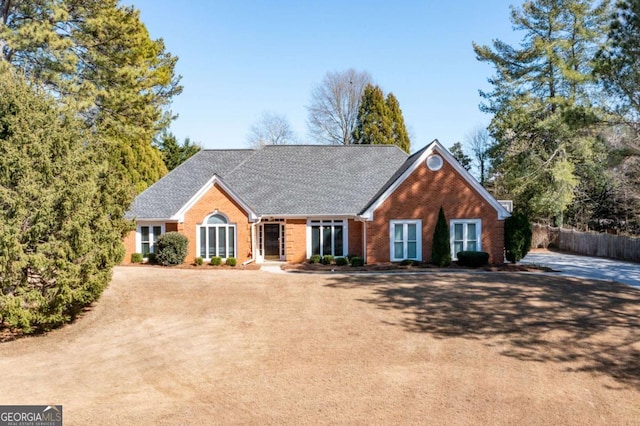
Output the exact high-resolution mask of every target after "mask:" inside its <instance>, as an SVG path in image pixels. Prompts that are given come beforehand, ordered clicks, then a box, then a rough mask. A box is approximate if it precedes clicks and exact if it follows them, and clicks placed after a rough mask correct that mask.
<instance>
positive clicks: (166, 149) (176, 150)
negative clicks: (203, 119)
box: [157, 131, 202, 171]
mask: <svg viewBox="0 0 640 426" xmlns="http://www.w3.org/2000/svg"><path fill="white" fill-rule="evenodd" d="M157 146H158V149H159V150H160V152H161V153H162V160H163V161H164V164H165V166H166V167H167V169H168V170H169V171H171V170H173V169H175V168H176V167H178V166H179V165H180V164H182V163H184V162H185V161H186V160H187V159H189V158H190V157H191V156H193V155H194V154H196V153H197V152H198V151H200V150H201V149H202V147H201V146H200V145H198V144H196V143H193V142H191V139H189V138H186V139H185V140H184V143H183V144H180V143H179V142H178V140H177V139H176V137H175V136H174V135H173V133H171V132H167V131H165V132H162V134H161V135H160V140H159V141H158V142H157Z"/></svg>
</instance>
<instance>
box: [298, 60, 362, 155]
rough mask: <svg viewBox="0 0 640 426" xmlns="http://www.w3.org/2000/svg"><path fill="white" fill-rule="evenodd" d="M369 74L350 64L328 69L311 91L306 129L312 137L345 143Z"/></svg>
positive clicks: (354, 124)
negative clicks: (320, 82)
mask: <svg viewBox="0 0 640 426" xmlns="http://www.w3.org/2000/svg"><path fill="white" fill-rule="evenodd" d="M371 83H372V79H371V74H369V73H368V72H366V71H356V70H354V69H353V68H351V69H348V70H346V71H342V72H328V73H327V74H326V75H325V76H324V79H323V80H322V84H320V85H318V86H316V88H315V89H314V90H313V92H312V93H311V105H309V106H308V107H307V110H308V112H309V121H308V126H309V131H310V133H311V135H312V137H313V138H314V139H315V140H316V141H318V142H320V143H327V144H338V145H348V144H350V143H351V142H352V136H351V135H352V133H353V130H354V129H355V126H356V120H357V118H358V109H359V108H360V99H361V98H362V94H363V93H364V88H365V87H366V86H367V84H371Z"/></svg>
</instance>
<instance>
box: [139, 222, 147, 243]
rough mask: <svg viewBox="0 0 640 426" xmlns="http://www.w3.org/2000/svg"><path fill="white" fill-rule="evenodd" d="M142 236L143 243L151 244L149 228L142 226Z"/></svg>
mask: <svg viewBox="0 0 640 426" xmlns="http://www.w3.org/2000/svg"><path fill="white" fill-rule="evenodd" d="M140 234H141V241H142V242H143V243H148V242H149V227H148V226H141V227H140Z"/></svg>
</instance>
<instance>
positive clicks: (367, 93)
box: [353, 85, 410, 152]
mask: <svg viewBox="0 0 640 426" xmlns="http://www.w3.org/2000/svg"><path fill="white" fill-rule="evenodd" d="M353 141H354V143H357V144H380V145H385V144H386V145H393V144H395V145H398V146H399V147H400V149H402V150H404V151H405V152H409V151H410V142H409V136H408V134H407V129H406V128H405V125H404V118H403V117H402V111H401V110H400V105H399V103H398V100H397V99H396V97H395V96H393V94H392V93H389V95H388V96H387V98H386V100H385V97H384V93H383V92H382V89H381V88H380V87H379V86H373V85H368V86H367V87H365V89H364V94H363V95H362V100H361V102H360V109H359V111H358V119H357V121H356V127H355V129H354V131H353Z"/></svg>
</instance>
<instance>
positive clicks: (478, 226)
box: [449, 219, 482, 260]
mask: <svg viewBox="0 0 640 426" xmlns="http://www.w3.org/2000/svg"><path fill="white" fill-rule="evenodd" d="M471 223H473V224H475V225H476V250H475V251H482V219H451V220H450V221H449V239H450V244H451V259H453V260H458V256H457V255H458V253H455V248H454V244H453V243H454V240H455V232H454V228H455V225H460V224H462V225H468V224H471ZM462 232H463V235H462V239H463V247H462V250H463V251H465V250H467V248H466V247H465V246H466V244H467V241H468V239H469V238H468V235H467V227H466V226H465V227H464V228H463V231H462Z"/></svg>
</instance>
